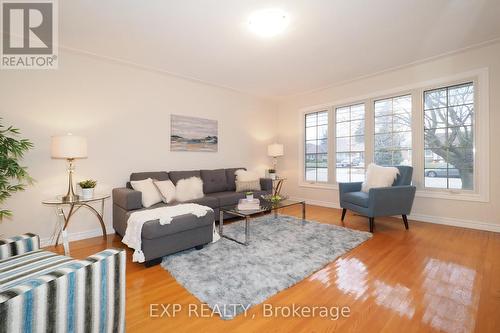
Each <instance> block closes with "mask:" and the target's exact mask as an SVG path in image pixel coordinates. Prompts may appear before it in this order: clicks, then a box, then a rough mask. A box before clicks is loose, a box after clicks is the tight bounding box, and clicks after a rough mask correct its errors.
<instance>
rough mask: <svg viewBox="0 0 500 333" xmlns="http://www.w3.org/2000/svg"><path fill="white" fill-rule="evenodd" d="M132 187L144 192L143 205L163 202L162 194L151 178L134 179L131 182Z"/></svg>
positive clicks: (148, 205)
mask: <svg viewBox="0 0 500 333" xmlns="http://www.w3.org/2000/svg"><path fill="white" fill-rule="evenodd" d="M130 185H132V188H133V189H134V190H136V191H140V192H141V193H142V205H143V206H144V207H146V208H148V207H151V206H153V205H154V204H157V203H158V202H161V195H160V192H159V191H158V189H157V188H156V186H155V184H153V180H152V179H151V178H148V179H144V180H133V181H131V182H130Z"/></svg>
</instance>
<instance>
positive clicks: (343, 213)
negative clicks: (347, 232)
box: [340, 208, 347, 222]
mask: <svg viewBox="0 0 500 333" xmlns="http://www.w3.org/2000/svg"><path fill="white" fill-rule="evenodd" d="M346 212H347V209H345V208H342V217H341V218H340V220H341V221H342V222H344V217H345V213H346Z"/></svg>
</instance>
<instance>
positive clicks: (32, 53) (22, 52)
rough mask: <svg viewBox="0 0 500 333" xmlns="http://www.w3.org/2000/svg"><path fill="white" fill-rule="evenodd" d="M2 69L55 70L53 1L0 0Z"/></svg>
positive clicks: (55, 48) (55, 30) (56, 58)
mask: <svg viewBox="0 0 500 333" xmlns="http://www.w3.org/2000/svg"><path fill="white" fill-rule="evenodd" d="M1 8H2V14H1V18H2V31H3V34H2V43H1V45H2V53H1V57H2V59H1V66H0V67H1V68H2V69H56V68H57V65H58V49H57V37H58V36H57V3H56V2H55V1H52V0H38V1H36V0H35V1H29V2H26V1H13V0H3V1H2V2H1Z"/></svg>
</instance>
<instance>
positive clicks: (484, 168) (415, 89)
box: [298, 68, 490, 202]
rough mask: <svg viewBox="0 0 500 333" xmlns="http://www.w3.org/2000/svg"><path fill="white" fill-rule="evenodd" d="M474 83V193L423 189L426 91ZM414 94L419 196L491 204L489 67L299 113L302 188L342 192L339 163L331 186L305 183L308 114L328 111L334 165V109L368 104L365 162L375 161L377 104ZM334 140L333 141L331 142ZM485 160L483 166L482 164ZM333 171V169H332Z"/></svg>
mask: <svg viewBox="0 0 500 333" xmlns="http://www.w3.org/2000/svg"><path fill="white" fill-rule="evenodd" d="M467 80H469V81H472V82H474V93H475V99H474V112H475V113H474V117H475V124H474V131H475V133H474V135H475V139H474V145H475V156H474V190H472V191H467V190H454V189H430V188H424V187H423V181H424V176H423V166H424V165H423V162H424V156H423V154H424V151H423V150H424V129H423V128H424V123H423V91H424V90H428V89H432V88H433V87H440V86H449V85H453V84H454V83H459V82H465V81H467ZM408 93H410V94H411V95H412V114H413V117H412V121H413V125H412V141H413V142H412V164H413V167H414V174H413V183H414V184H415V185H416V186H417V193H416V195H417V197H424V198H435V199H447V200H464V201H478V202H489V199H490V198H489V196H490V195H489V193H490V188H489V177H490V158H489V113H490V110H489V71H488V68H480V69H477V70H472V71H468V72H463V73H459V74H456V75H450V76H447V77H443V78H439V79H433V80H428V81H423V82H419V83H415V84H411V85H407V86H402V87H399V88H394V89H388V90H384V91H378V92H374V93H370V94H367V95H363V96H358V97H354V98H347V99H344V100H339V101H335V102H331V103H324V104H321V105H316V106H311V107H306V108H302V109H300V110H299V116H300V122H299V123H300V124H301V135H300V141H299V150H298V151H299V158H298V164H299V169H298V170H300V173H299V179H298V184H299V186H301V187H309V188H318V189H334V190H336V189H338V184H337V183H334V182H333V181H334V178H332V176H333V177H334V174H335V163H333V164H330V165H332V166H333V167H329V183H314V182H306V181H305V169H304V142H305V141H304V140H305V131H304V128H305V123H304V122H305V114H306V113H310V112H317V111H322V110H328V113H329V121H328V127H329V133H328V137H329V151H328V159H329V163H332V158H333V156H334V154H335V149H334V148H335V147H334V146H335V132H334V130H332V128H334V127H332V126H331V121H332V120H333V118H332V117H333V116H332V115H334V110H335V108H336V107H339V106H342V105H351V104H355V103H365V121H366V125H365V126H369V127H367V128H366V129H365V159H366V161H365V163H368V161H371V160H372V157H373V147H372V146H373V143H372V142H373V141H372V140H371V138H370V139H368V140H367V138H369V137H371V134H372V131H371V130H372V127H373V124H371V123H369V122H370V121H372V120H371V118H372V116H373V105H372V104H373V102H374V101H375V100H379V99H383V98H386V97H390V96H396V95H404V94H408ZM330 138H331V139H330ZM479 161H481V163H479ZM330 169H331V170H330Z"/></svg>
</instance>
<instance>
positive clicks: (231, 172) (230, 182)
mask: <svg viewBox="0 0 500 333" xmlns="http://www.w3.org/2000/svg"><path fill="white" fill-rule="evenodd" d="M236 170H246V169H245V168H231V169H226V180H227V190H228V191H234V190H236V174H235V172H236Z"/></svg>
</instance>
